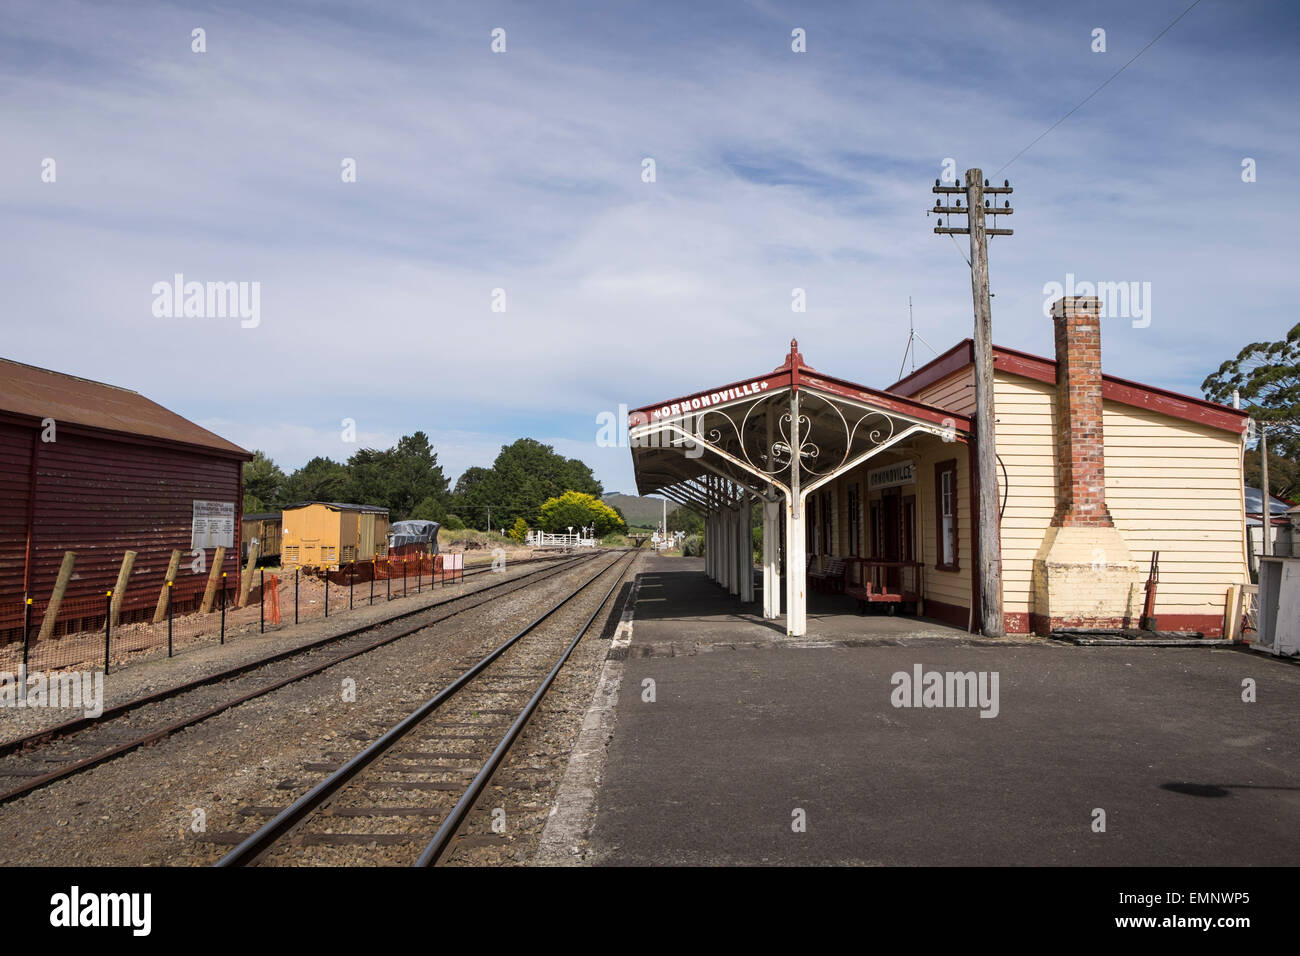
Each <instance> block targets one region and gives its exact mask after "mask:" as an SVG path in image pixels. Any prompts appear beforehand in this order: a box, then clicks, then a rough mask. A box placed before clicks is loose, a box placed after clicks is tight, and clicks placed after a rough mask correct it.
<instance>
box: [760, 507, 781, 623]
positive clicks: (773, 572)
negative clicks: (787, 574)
mask: <svg viewBox="0 0 1300 956" xmlns="http://www.w3.org/2000/svg"><path fill="white" fill-rule="evenodd" d="M780 530H781V502H780V501H775V500H773V501H769V500H766V499H765V500H764V501H763V617H765V618H767V619H768V620H769V621H771V620H774V619H775V618H778V617H780V616H781V591H780V587H781V575H780V573H779V570H778V568H779V565H778V563H777V562H778V561H779V560H780V549H781V543H780V542H779V541H778V540H777V535H778V534H780Z"/></svg>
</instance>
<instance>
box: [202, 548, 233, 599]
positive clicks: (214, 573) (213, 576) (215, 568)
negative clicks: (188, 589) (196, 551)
mask: <svg viewBox="0 0 1300 956" xmlns="http://www.w3.org/2000/svg"><path fill="white" fill-rule="evenodd" d="M225 563H226V549H225V548H217V553H216V554H215V555H214V556H213V558H212V570H211V571H209V572H208V586H207V589H206V590H204V592H203V604H202V606H200V607H199V612H200V613H202V614H210V613H212V602H213V601H214V600H216V597H217V585H218V584H220V583H221V567H222V565H224V564H225Z"/></svg>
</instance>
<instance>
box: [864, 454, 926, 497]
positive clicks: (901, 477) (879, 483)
mask: <svg viewBox="0 0 1300 956" xmlns="http://www.w3.org/2000/svg"><path fill="white" fill-rule="evenodd" d="M914 484H916V462H914V461H900V462H896V463H894V464H892V465H885V467H883V468H873V469H871V471H869V472H867V490H868V491H879V490H880V489H881V488H897V487H898V486H899V485H914Z"/></svg>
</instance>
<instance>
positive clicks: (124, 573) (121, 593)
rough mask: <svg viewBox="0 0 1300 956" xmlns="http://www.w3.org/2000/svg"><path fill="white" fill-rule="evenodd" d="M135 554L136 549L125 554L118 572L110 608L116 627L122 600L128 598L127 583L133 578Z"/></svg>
mask: <svg viewBox="0 0 1300 956" xmlns="http://www.w3.org/2000/svg"><path fill="white" fill-rule="evenodd" d="M135 554H136V553H135V552H134V551H128V552H126V553H125V554H123V555H122V567H121V569H120V570H119V571H118V572H117V587H115V588H113V603H112V605H111V606H110V608H109V614H110V616H111V617H112V618H113V626H114V627H117V622H118V618H120V617H121V615H122V602H123V601H124V600H126V584H127V582H128V581H130V580H131V571H132V569H134V568H135Z"/></svg>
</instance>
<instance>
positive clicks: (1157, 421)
mask: <svg viewBox="0 0 1300 956" xmlns="http://www.w3.org/2000/svg"><path fill="white" fill-rule="evenodd" d="M1055 393H1056V388H1055V386H1054V385H1052V384H1050V383H1047V382H1040V381H1037V380H1035V379H1029V378H1023V377H1021V376H1018V375H1012V374H1008V373H1002V372H998V373H996V374H995V376H994V402H995V405H996V413H997V451H998V457H999V458H1000V459H1001V462H1002V465H1003V467H1004V468H1005V469H1006V477H1005V481H1004V479H1003V476H1002V474H1001V470H999V493H1000V495H999V497H1002V496H1005V499H1006V507H1005V509H1004V511H1003V514H1002V575H1003V578H1002V581H1003V583H1002V587H1003V603H1004V611H1005V612H1006V613H1007V614H1008V615H1016V616H1018V617H1019V618H1020V619H1021V621H1022V622H1023V625H1022V626H1027V618H1028V615H1029V614H1030V613H1031V612H1032V611H1033V608H1032V607H1031V603H1032V583H1033V568H1034V558H1035V556H1036V555H1037V554H1038V551H1039V549H1040V548H1041V546H1042V544H1043V537H1044V535H1045V534H1046V532H1047V528H1048V526H1049V525H1050V523H1051V519H1052V513H1053V511H1054V510H1055V507H1056V472H1055V460H1054V455H1055V447H1054V442H1053V428H1054V416H1055V401H1054V399H1055ZM914 397H915V398H916V399H917V400H919V401H923V402H927V403H930V404H933V405H938V406H940V407H943V408H948V409H951V410H952V411H954V412H957V413H959V414H964V415H973V414H974V411H975V393H974V373H973V370H972V369H971V368H970V367H967V368H965V369H963V370H962V371H960V372H957V373H955V374H953V375H950V376H948V377H947V378H945V379H943V380H941V381H939V382H936V383H934V384H933V385H930V386H928V387H927V388H925V389H923V390H921V391H920V392H918V393H917V394H916V395H915V396H914ZM1102 428H1103V432H1104V448H1105V456H1106V460H1105V468H1106V504H1107V506H1108V507H1109V508H1110V513H1111V517H1112V518H1113V519H1114V521H1115V526H1116V527H1117V528H1118V529H1119V531H1120V533H1121V534H1122V535H1123V537H1124V540H1125V542H1126V543H1127V544H1128V547H1129V551H1130V554H1131V556H1132V558H1133V559H1134V560H1135V561H1136V562H1137V563H1138V565H1139V567H1140V568H1141V570H1142V575H1141V576H1140V577H1142V578H1144V576H1145V571H1146V568H1147V566H1148V564H1149V563H1150V560H1151V552H1152V551H1153V550H1158V551H1159V552H1160V586H1159V590H1158V592H1157V603H1156V615H1157V617H1158V618H1159V617H1162V616H1163V617H1164V619H1165V623H1162V624H1161V626H1162V627H1178V626H1186V625H1185V624H1183V623H1180V621H1179V618H1180V617H1183V616H1189V615H1191V616H1197V617H1201V618H1212V617H1216V616H1218V615H1221V614H1222V613H1223V606H1224V599H1225V594H1226V591H1227V588H1228V587H1229V585H1233V584H1241V583H1245V582H1246V581H1247V580H1248V578H1247V572H1246V563H1245V561H1246V559H1245V554H1246V552H1245V547H1246V545H1245V530H1244V529H1245V514H1244V502H1243V500H1242V486H1243V476H1242V443H1241V441H1242V440H1241V436H1239V435H1235V434H1233V433H1231V432H1227V431H1223V430H1222V429H1217V428H1211V427H1209V426H1207V425H1200V424H1196V423H1193V422H1189V421H1185V420H1183V419H1179V418H1174V417H1172V416H1168V415H1161V414H1159V413H1158V412H1153V411H1150V410H1147V409H1139V408H1134V407H1132V406H1129V405H1124V404H1121V403H1119V402H1113V401H1106V402H1103V411H1102ZM965 464H966V463H965V460H964V459H963V460H962V462H961V468H962V470H961V474H960V480H961V481H962V482H965V481H966V480H967V475H966V472H965ZM931 471H932V469H931ZM921 478H922V480H923V481H926V480H928V481H929V483H930V484H931V485H933V481H934V477H933V474H932V473H930V474H928V479H927V473H926V472H925V470H924V469H923V474H922V476H921ZM932 493H933V489H932V488H930V489H927V490H925V491H924V492H923V494H924V496H925V497H926V499H927V500H928V499H929V496H930V495H931V494H932ZM961 502H962V507H963V508H965V509H968V508H969V496H968V494H967V489H966V487H965V486H964V485H963V489H962V496H961ZM926 518H927V519H928V522H929V524H930V526H931V528H932V526H933V521H934V519H933V516H932V515H929V514H927V515H926ZM961 521H962V523H963V528H965V527H968V523H969V517H968V514H967V513H966V512H963V513H962V515H961ZM930 537H932V534H931V535H930V536H926V537H924V546H925V547H926V548H927V549H928V550H927V551H926V552H925V553H926V562H927V566H928V568H933V564H934V560H933V550H934V543H933V541H932V540H930ZM962 548H963V551H962V554H963V567H962V571H963V574H965V573H966V572H967V570H968V567H969V563H968V562H967V561H966V559H965V555H968V554H969V551H968V550H967V544H966V542H965V541H963V543H962ZM927 574H928V575H932V576H933V572H932V571H930V570H927ZM968 581H969V579H968ZM939 586H940V587H941V588H942V587H943V584H942V583H941V582H940V583H939ZM927 590H929V588H927ZM945 590H948V589H945ZM969 594H970V591H969V583H967V589H966V591H965V592H964V595H965V596H963V597H962V599H961V601H960V603H961V604H962V605H967V604H968V603H969ZM936 596H937V595H936ZM947 599H948V598H946V597H945V598H940V600H947ZM1142 600H1143V592H1142V587H1141V580H1138V581H1135V582H1134V586H1133V593H1132V594H1131V595H1130V598H1129V602H1128V604H1129V609H1130V610H1131V611H1132V613H1134V614H1136V613H1139V612H1140V610H1141V607H1142ZM1134 623H1136V622H1134Z"/></svg>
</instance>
